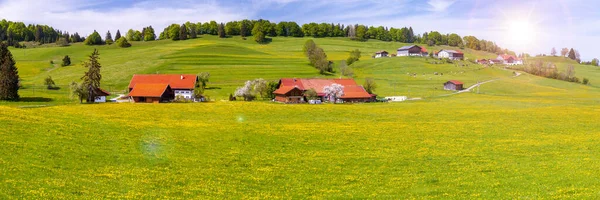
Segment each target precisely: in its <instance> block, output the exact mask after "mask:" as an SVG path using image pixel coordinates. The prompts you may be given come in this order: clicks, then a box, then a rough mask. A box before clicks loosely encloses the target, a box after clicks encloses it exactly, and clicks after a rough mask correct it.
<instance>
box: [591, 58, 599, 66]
mask: <svg viewBox="0 0 600 200" xmlns="http://www.w3.org/2000/svg"><path fill="white" fill-rule="evenodd" d="M598 64H600V62H598V58H594V59H592V65H593V66H598Z"/></svg>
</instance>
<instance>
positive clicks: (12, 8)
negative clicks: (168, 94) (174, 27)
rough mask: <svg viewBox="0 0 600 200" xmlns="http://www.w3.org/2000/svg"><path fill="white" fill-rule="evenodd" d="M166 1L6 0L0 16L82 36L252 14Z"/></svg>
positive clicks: (208, 4)
mask: <svg viewBox="0 0 600 200" xmlns="http://www.w3.org/2000/svg"><path fill="white" fill-rule="evenodd" d="M168 3H170V2H161V1H145V2H141V3H138V4H135V5H133V6H130V7H124V8H119V6H118V2H117V3H115V6H114V8H113V9H107V10H94V9H88V8H89V7H90V6H93V4H90V3H87V4H86V3H82V2H80V1H77V0H49V1H36V0H24V1H15V0H8V1H4V2H2V3H0V18H5V19H8V20H12V21H23V22H25V23H35V24H47V25H50V26H53V27H55V28H58V29H60V30H65V31H70V32H71V33H74V32H79V33H80V35H83V36H85V35H88V34H90V33H91V32H92V31H93V30H97V31H98V32H100V33H101V35H103V34H104V33H105V32H106V31H107V30H110V31H111V32H112V33H113V35H114V33H115V32H116V30H117V29H120V30H121V33H122V34H123V32H126V31H127V30H128V29H130V28H133V29H140V30H141V29H142V28H143V27H145V26H150V25H152V26H153V27H154V28H155V30H156V31H157V32H160V31H162V29H163V28H164V27H166V26H168V25H169V24H172V23H183V22H186V21H192V22H205V21H210V20H216V21H219V22H226V21H231V20H238V19H242V18H246V17H248V16H250V15H252V13H247V12H240V11H239V10H233V9H229V8H225V7H222V6H219V5H218V4H217V3H216V2H214V1H204V2H201V3H195V2H188V3H185V5H186V7H169V6H168V5H166V4H168ZM57 5H61V6H57ZM32 13H35V14H32ZM157 34H158V33H157Z"/></svg>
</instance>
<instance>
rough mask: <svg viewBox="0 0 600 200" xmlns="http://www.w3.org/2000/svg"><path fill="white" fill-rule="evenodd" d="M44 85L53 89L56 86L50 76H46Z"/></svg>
mask: <svg viewBox="0 0 600 200" xmlns="http://www.w3.org/2000/svg"><path fill="white" fill-rule="evenodd" d="M44 85H46V88H48V89H49V90H53V89H55V88H56V84H55V83H54V80H52V77H51V76H48V77H46V78H45V79H44Z"/></svg>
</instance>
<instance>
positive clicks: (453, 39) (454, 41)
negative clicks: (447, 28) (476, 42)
mask: <svg viewBox="0 0 600 200" xmlns="http://www.w3.org/2000/svg"><path fill="white" fill-rule="evenodd" d="M462 43H463V41H462V38H460V36H459V35H458V34H456V33H452V34H450V35H449V36H448V45H449V46H453V47H456V46H459V45H460V44H462Z"/></svg>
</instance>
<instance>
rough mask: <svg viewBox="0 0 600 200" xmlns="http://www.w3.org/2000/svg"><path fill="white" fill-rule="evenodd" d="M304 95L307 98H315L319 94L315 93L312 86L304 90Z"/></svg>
mask: <svg viewBox="0 0 600 200" xmlns="http://www.w3.org/2000/svg"><path fill="white" fill-rule="evenodd" d="M304 95H305V96H306V98H308V100H315V99H317V97H318V96H319V94H318V93H317V91H316V90H315V89H314V88H310V89H308V90H306V91H305V92H304Z"/></svg>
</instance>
